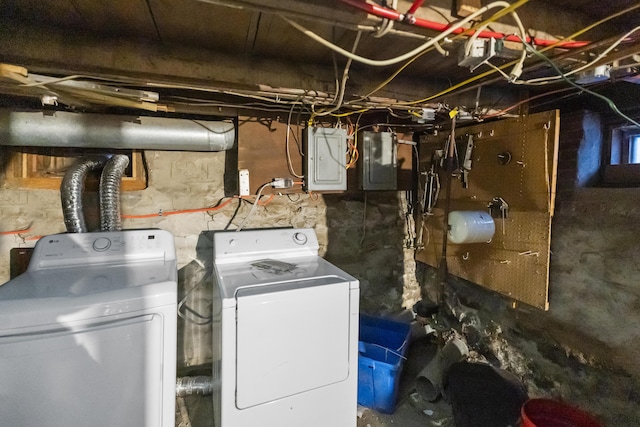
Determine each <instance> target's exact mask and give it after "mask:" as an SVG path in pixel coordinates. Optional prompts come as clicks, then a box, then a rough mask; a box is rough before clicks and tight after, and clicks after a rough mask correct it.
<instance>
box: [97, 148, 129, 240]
mask: <svg viewBox="0 0 640 427" xmlns="http://www.w3.org/2000/svg"><path fill="white" fill-rule="evenodd" d="M128 165H129V158H128V157H127V156H125V155H124V154H116V155H115V156H113V157H111V158H110V159H109V161H108V162H107V164H106V165H105V167H104V169H103V170H102V175H101V176H100V230H102V231H118V230H121V229H122V223H121V220H120V182H121V181H122V175H124V170H125V169H126V168H127V166H128Z"/></svg>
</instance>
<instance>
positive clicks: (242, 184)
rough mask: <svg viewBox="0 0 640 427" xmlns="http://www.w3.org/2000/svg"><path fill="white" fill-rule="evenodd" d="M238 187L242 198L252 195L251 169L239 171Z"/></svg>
mask: <svg viewBox="0 0 640 427" xmlns="http://www.w3.org/2000/svg"><path fill="white" fill-rule="evenodd" d="M238 187H239V192H240V196H248V195H249V194H250V192H251V190H250V189H249V188H250V187H249V169H240V170H239V171H238Z"/></svg>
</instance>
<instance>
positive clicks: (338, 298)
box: [236, 276, 350, 409]
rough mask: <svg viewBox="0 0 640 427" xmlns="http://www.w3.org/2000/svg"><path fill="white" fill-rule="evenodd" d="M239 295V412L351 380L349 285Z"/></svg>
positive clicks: (332, 282) (333, 281)
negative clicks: (349, 378)
mask: <svg viewBox="0 0 640 427" xmlns="http://www.w3.org/2000/svg"><path fill="white" fill-rule="evenodd" d="M236 295H237V314H236V315H237V319H236V320H237V323H236V328H237V331H236V332H237V365H236V406H237V407H238V408H239V409H246V408H249V407H252V406H255V405H260V404H263V403H267V402H271V401H274V400H277V399H281V398H283V397H287V396H291V395H294V394H298V393H304V392H305V391H308V390H313V389H316V388H319V387H323V386H326V385H329V384H334V383H337V382H340V381H345V380H346V379H347V378H348V377H349V327H350V325H349V320H350V316H349V282H346V281H344V279H341V278H339V277H335V276H328V277H317V278H310V279H303V280H296V281H289V282H282V283H276V284H272V285H263V286H259V287H254V288H245V289H240V290H238V292H237V294H236Z"/></svg>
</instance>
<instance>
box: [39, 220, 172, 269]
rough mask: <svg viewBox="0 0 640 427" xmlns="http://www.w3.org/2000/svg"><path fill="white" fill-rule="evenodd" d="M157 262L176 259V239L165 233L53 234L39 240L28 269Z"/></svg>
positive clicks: (142, 231)
mask: <svg viewBox="0 0 640 427" xmlns="http://www.w3.org/2000/svg"><path fill="white" fill-rule="evenodd" d="M158 259H163V260H167V259H175V245H174V240H173V236H172V235H171V233H169V232H167V231H164V230H125V231H106V232H95V233H67V234H53V235H50V236H45V237H42V238H41V239H40V240H38V243H37V244H36V247H35V250H34V253H33V256H32V261H31V262H30V264H29V270H34V269H37V270H40V269H43V268H55V267H67V266H76V265H82V264H89V263H91V264H100V263H104V264H110V263H118V262H130V261H147V260H148V261H151V260H158ZM32 266H33V268H32Z"/></svg>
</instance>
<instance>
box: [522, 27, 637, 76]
mask: <svg viewBox="0 0 640 427" xmlns="http://www.w3.org/2000/svg"><path fill="white" fill-rule="evenodd" d="M638 30H640V26H638V27H635V28H634V29H632V30H631V31H628V32H627V33H626V34H624V35H623V36H622V37H620V38H619V39H618V40H616V41H615V42H613V43H612V44H611V46H609V47H608V48H607V49H605V50H604V51H603V52H602V53H600V54H599V55H598V56H597V57H596V58H595V59H594V60H592V61H590V62H588V63H586V64H584V65H582V66H580V67H578V68H575V69H573V70H571V71H568V72H566V73H564V76H565V77H568V76H571V75H573V74H576V73H579V72H580V71H582V70H585V69H587V68H589V67H591V66H592V65H593V64H595V63H597V62H598V61H600V60H601V59H602V58H604V57H605V56H606V55H607V54H608V53H609V52H611V51H612V50H613V49H615V48H616V47H618V45H619V44H620V43H622V42H623V41H624V40H625V39H626V38H627V37H629V36H630V35H631V34H633V33H635V32H636V31H638ZM525 51H526V49H525ZM562 78H563V77H562V76H551V77H539V78H536V79H530V80H519V81H517V82H515V83H518V84H528V85H544V84H548V83H553V82H556V81H558V80H560V79H562Z"/></svg>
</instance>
